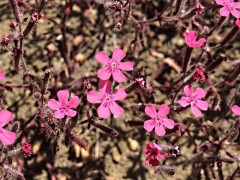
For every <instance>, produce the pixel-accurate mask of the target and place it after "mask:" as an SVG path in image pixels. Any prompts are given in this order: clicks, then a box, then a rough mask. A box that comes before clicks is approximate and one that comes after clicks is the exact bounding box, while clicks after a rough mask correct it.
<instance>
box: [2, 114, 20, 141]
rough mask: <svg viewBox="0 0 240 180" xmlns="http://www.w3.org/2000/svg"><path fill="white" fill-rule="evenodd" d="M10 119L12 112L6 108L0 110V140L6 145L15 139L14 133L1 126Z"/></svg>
mask: <svg viewBox="0 0 240 180" xmlns="http://www.w3.org/2000/svg"><path fill="white" fill-rule="evenodd" d="M11 120H12V113H11V112H9V111H8V110H2V111H0V140H1V141H2V143H3V145H5V146H8V145H12V144H13V143H14V142H15V140H16V134H15V133H13V132H11V131H8V130H5V129H3V126H5V125H6V124H8V123H9V121H11Z"/></svg>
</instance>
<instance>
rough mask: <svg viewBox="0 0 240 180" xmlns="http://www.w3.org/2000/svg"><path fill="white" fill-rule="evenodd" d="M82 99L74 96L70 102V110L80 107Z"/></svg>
mask: <svg viewBox="0 0 240 180" xmlns="http://www.w3.org/2000/svg"><path fill="white" fill-rule="evenodd" d="M79 103H80V99H79V97H77V96H73V97H72V98H71V99H70V101H68V105H69V108H75V107H77V106H78V105H79Z"/></svg>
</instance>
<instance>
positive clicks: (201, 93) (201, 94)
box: [193, 88, 206, 99]
mask: <svg viewBox="0 0 240 180" xmlns="http://www.w3.org/2000/svg"><path fill="white" fill-rule="evenodd" d="M205 96H206V92H205V90H204V89H202V88H197V89H196V90H195V91H194V93H193V97H194V98H196V99H201V98H204V97H205Z"/></svg>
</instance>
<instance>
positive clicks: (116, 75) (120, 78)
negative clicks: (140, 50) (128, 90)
mask: <svg viewBox="0 0 240 180" xmlns="http://www.w3.org/2000/svg"><path fill="white" fill-rule="evenodd" d="M112 75H113V79H114V80H115V81H117V82H118V83H121V82H124V81H125V80H126V76H125V75H124V74H123V73H122V72H121V71H120V70H119V69H117V68H115V69H114V71H113V72H112Z"/></svg>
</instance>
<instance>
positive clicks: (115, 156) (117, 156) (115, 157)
mask: <svg viewBox="0 0 240 180" xmlns="http://www.w3.org/2000/svg"><path fill="white" fill-rule="evenodd" d="M112 158H113V161H114V162H115V163H119V162H120V161H121V159H122V157H121V155H120V154H119V152H118V150H117V149H116V148H114V149H113V150H112Z"/></svg>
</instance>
